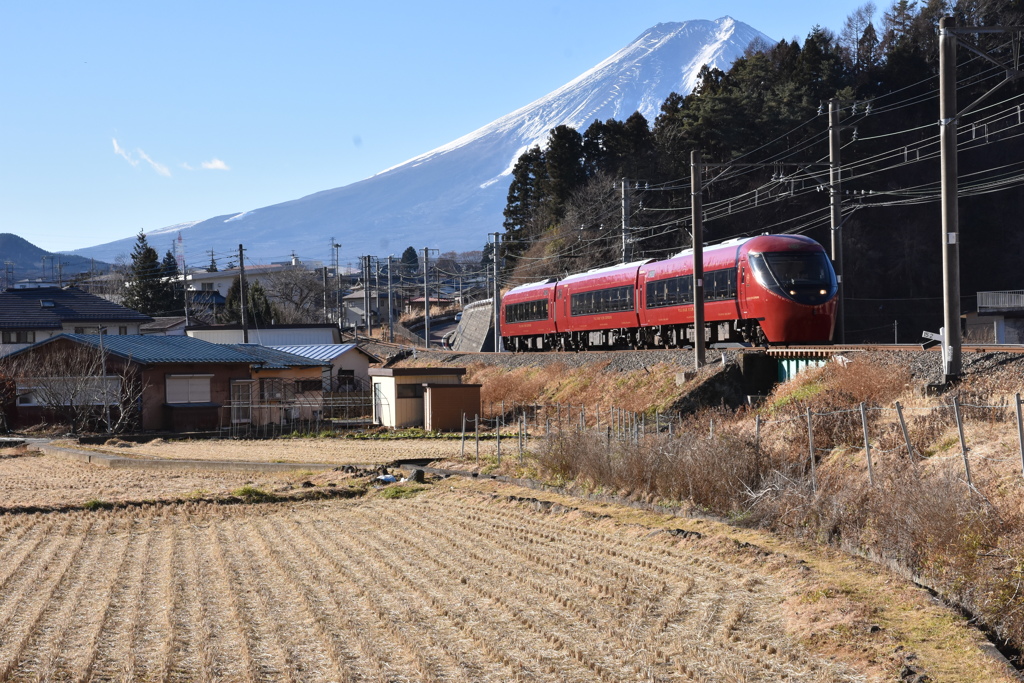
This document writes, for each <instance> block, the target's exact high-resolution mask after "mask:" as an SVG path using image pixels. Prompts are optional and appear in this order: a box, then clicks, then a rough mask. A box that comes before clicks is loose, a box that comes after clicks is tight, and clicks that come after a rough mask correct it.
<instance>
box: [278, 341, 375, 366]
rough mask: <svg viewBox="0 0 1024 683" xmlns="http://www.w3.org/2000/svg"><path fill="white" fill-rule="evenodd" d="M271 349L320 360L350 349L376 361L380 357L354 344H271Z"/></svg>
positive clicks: (333, 356)
mask: <svg viewBox="0 0 1024 683" xmlns="http://www.w3.org/2000/svg"><path fill="white" fill-rule="evenodd" d="M270 348H272V349H277V350H278V351H285V352H287V353H294V354H295V355H297V356H305V357H306V358H313V359H315V360H321V361H328V362H329V361H332V360H334V359H335V358H337V357H338V356H340V355H341V354H343V353H347V352H349V351H351V350H352V349H355V350H356V351H359V352H360V353H362V354H364V355H366V356H369V358H370V360H372V361H373V362H375V363H377V362H380V359H379V358H377V357H376V356H374V355H373V354H370V353H367V352H366V351H363V350H362V349H361V348H359V346H357V345H356V344H292V345H289V346H272V347H270Z"/></svg>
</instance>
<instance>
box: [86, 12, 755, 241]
mask: <svg viewBox="0 0 1024 683" xmlns="http://www.w3.org/2000/svg"><path fill="white" fill-rule="evenodd" d="M756 38H760V39H762V40H766V41H767V40H768V37H767V36H765V35H764V34H762V33H760V32H759V31H756V30H755V29H753V28H751V27H750V26H748V25H746V24H744V23H742V22H738V21H736V20H735V19H733V18H732V17H728V16H727V17H722V18H720V19H717V20H714V21H707V20H694V21H686V22H676V23H662V24H658V25H656V26H653V27H651V28H650V29H648V30H646V31H644V32H643V33H642V34H641V35H640V36H639V37H637V38H636V39H635V40H633V41H632V42H631V43H629V44H628V45H626V46H625V47H624V48H622V49H621V50H619V51H618V52H616V53H615V54H613V55H611V56H610V57H608V58H607V59H605V60H603V61H602V62H601V63H599V64H597V65H596V66H595V67H593V68H592V69H589V70H588V71H586V72H585V73H583V74H581V75H579V76H578V77H576V78H574V79H573V80H572V81H570V82H569V83H566V84H565V85H564V86H562V87H560V88H558V89H557V90H555V91H553V92H551V93H549V94H547V95H545V96H544V97H541V98H540V99H538V100H536V101H534V102H531V103H530V104H527V105H526V106H524V107H521V108H520V109H517V110H516V111H513V112H512V113H510V114H507V115H505V116H502V117H501V118H499V119H497V120H496V121H493V122H492V123H489V124H487V125H486V126H483V127H481V128H479V129H477V130H475V131H473V132H471V133H468V134H466V135H464V136H462V137H460V138H458V139H456V140H453V141H452V142H450V143H448V144H446V145H442V146H441V147H438V148H436V149H433V150H430V151H429V152H426V153H424V154H420V155H418V156H415V157H413V158H411V159H409V160H408V161H406V162H403V163H401V164H399V165H397V166H393V167H391V168H388V169H385V170H383V171H381V172H380V173H378V174H376V175H374V176H371V177H370V178H367V179H366V180H362V181H360V182H357V183H353V184H351V185H346V186H344V187H340V188H335V189H332V190H325V191H323V192H317V193H315V194H312V195H309V196H306V197H302V198H300V199H295V200H292V201H289V202H284V203H282V204H275V205H273V206H267V207H263V208H259V209H258V210H257V209H251V210H246V211H243V212H241V213H239V212H238V211H235V212H232V213H230V214H227V215H224V216H219V217H216V218H211V219H208V220H205V221H201V222H198V223H194V224H191V225H188V224H183V225H186V226H187V227H181V226H174V230H173V234H174V235H175V236H177V231H178V230H179V229H180V230H181V234H182V235H183V237H184V241H185V243H186V245H187V250H188V252H189V253H192V254H196V253H201V252H203V251H207V250H209V249H221V248H222V245H224V244H233V243H237V242H239V241H244V242H245V246H246V250H247V251H248V253H249V254H250V255H252V257H253V258H254V259H257V260H258V259H259V258H260V257H261V256H263V255H267V256H269V255H278V254H285V253H290V252H296V253H299V254H301V255H303V256H305V257H307V258H317V257H323V258H326V257H327V255H328V254H327V251H328V246H327V245H328V240H329V238H330V237H335V238H337V239H339V240H340V241H341V243H342V244H343V249H344V251H345V252H346V254H347V255H348V256H349V258H351V257H354V256H355V255H362V254H378V255H386V254H388V253H400V252H401V251H402V250H403V249H405V247H407V246H416V247H421V246H430V247H438V248H440V249H442V250H443V251H448V250H456V251H464V250H470V249H479V248H481V247H482V246H483V245H484V243H485V242H486V234H487V233H488V232H493V231H495V230H498V229H500V227H501V223H502V211H503V209H504V206H505V199H506V194H507V192H508V175H509V173H510V172H511V170H512V167H513V166H514V165H515V162H516V160H517V159H518V157H519V156H520V155H521V154H522V153H523V152H524V151H525V150H527V149H529V148H530V147H532V146H533V145H538V144H540V145H543V143H544V142H545V140H546V138H547V136H548V132H549V131H550V130H551V129H552V128H554V127H556V126H559V125H568V126H572V127H574V128H577V129H580V130H583V129H585V128H586V127H587V126H588V125H590V123H592V122H593V121H594V120H595V119H596V120H601V121H604V120H607V119H619V120H624V119H626V118H628V117H629V116H630V115H632V114H633V113H634V112H637V111H639V112H640V113H641V114H642V115H643V116H644V117H646V118H647V120H648V121H651V122H653V120H654V118H655V117H656V116H657V115H658V113H659V111H660V107H661V103H662V102H663V101H664V99H665V98H666V97H667V96H668V95H669V94H670V93H672V92H678V93H680V94H684V95H685V94H688V93H689V92H690V91H692V90H693V88H694V86H695V85H696V81H697V74H698V72H699V71H700V68H701V67H702V66H703V65H705V64H707V65H709V66H713V67H717V68H720V69H723V70H725V69H728V67H729V65H730V64H732V62H733V61H734V60H735V59H736V58H737V57H739V56H740V55H742V54H743V51H744V50H745V49H746V47H747V45H749V44H750V43H751V41H753V40H754V39H756ZM165 232H166V233H170V232H172V231H171V230H170V229H161V230H155V231H153V232H151V233H149V234H150V235H157V234H164V233H165ZM243 236H244V239H243ZM133 242H134V236H131V237H126V238H125V239H123V240H118V241H116V242H111V243H108V244H103V245H99V246H96V247H90V248H87V249H81V250H79V251H77V252H75V253H78V254H82V255H84V256H91V257H95V258H100V259H103V260H107V261H112V260H113V259H114V258H115V257H116V256H117V255H119V254H127V253H129V252H130V251H131V248H132V244H133ZM154 246H155V247H156V248H157V249H158V250H160V249H161V248H163V245H162V244H154ZM343 260H348V259H347V258H345V257H343Z"/></svg>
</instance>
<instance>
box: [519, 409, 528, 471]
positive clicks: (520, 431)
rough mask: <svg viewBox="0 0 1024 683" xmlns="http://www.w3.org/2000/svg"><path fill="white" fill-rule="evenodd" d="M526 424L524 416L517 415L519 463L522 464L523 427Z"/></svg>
mask: <svg viewBox="0 0 1024 683" xmlns="http://www.w3.org/2000/svg"><path fill="white" fill-rule="evenodd" d="M525 426H526V416H525V415H520V416H519V464H520V465H522V464H523V428H524V427H525Z"/></svg>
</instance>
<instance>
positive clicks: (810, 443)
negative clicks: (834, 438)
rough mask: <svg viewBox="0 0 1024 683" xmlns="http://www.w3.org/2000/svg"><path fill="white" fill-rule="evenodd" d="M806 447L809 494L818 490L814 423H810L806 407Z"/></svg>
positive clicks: (809, 415)
mask: <svg viewBox="0 0 1024 683" xmlns="http://www.w3.org/2000/svg"><path fill="white" fill-rule="evenodd" d="M807 447H808V449H809V450H810V454H811V494H812V495H813V494H815V493H817V492H818V484H817V482H816V481H815V472H814V425H813V424H812V423H811V409H810V408H808V409H807Z"/></svg>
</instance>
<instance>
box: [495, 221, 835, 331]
mask: <svg viewBox="0 0 1024 683" xmlns="http://www.w3.org/2000/svg"><path fill="white" fill-rule="evenodd" d="M836 290H837V284H836V276H835V272H834V271H833V270H832V264H831V263H830V262H829V259H828V256H827V255H826V254H825V250H824V249H823V248H822V247H821V245H820V244H818V243H817V242H815V241H814V240H812V239H810V238H808V237H802V236H799V235H761V236H759V237H748V238H744V239H737V240H731V241H729V242H724V243H722V244H719V245H716V246H712V247H705V249H704V321H705V329H704V335H703V336H704V339H705V341H706V342H711V343H715V342H745V343H750V344H789V343H815V342H827V341H829V340H831V338H832V330H833V327H834V326H835V317H836V300H835V297H836ZM501 334H502V341H503V342H504V345H505V348H506V349H509V350H512V351H548V350H554V349H562V350H578V349H590V348H656V347H668V348H679V347H682V346H691V345H692V344H693V342H694V339H695V336H696V335H695V333H694V327H693V251H692V250H690V249H688V250H686V251H683V252H681V253H680V254H678V255H676V256H674V257H672V258H669V259H666V260H663V261H650V260H648V261H639V262H636V263H626V264H622V265H618V266H611V267H609V268H599V269H597V270H591V271H587V272H586V273H580V274H578V275H570V276H569V277H567V278H565V279H562V280H557V279H554V278H552V279H549V280H544V281H543V282H535V283H532V284H528V285H522V286H520V287H516V288H515V289H512V290H510V291H509V292H508V293H506V294H505V297H504V299H503V300H502V303H501Z"/></svg>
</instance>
